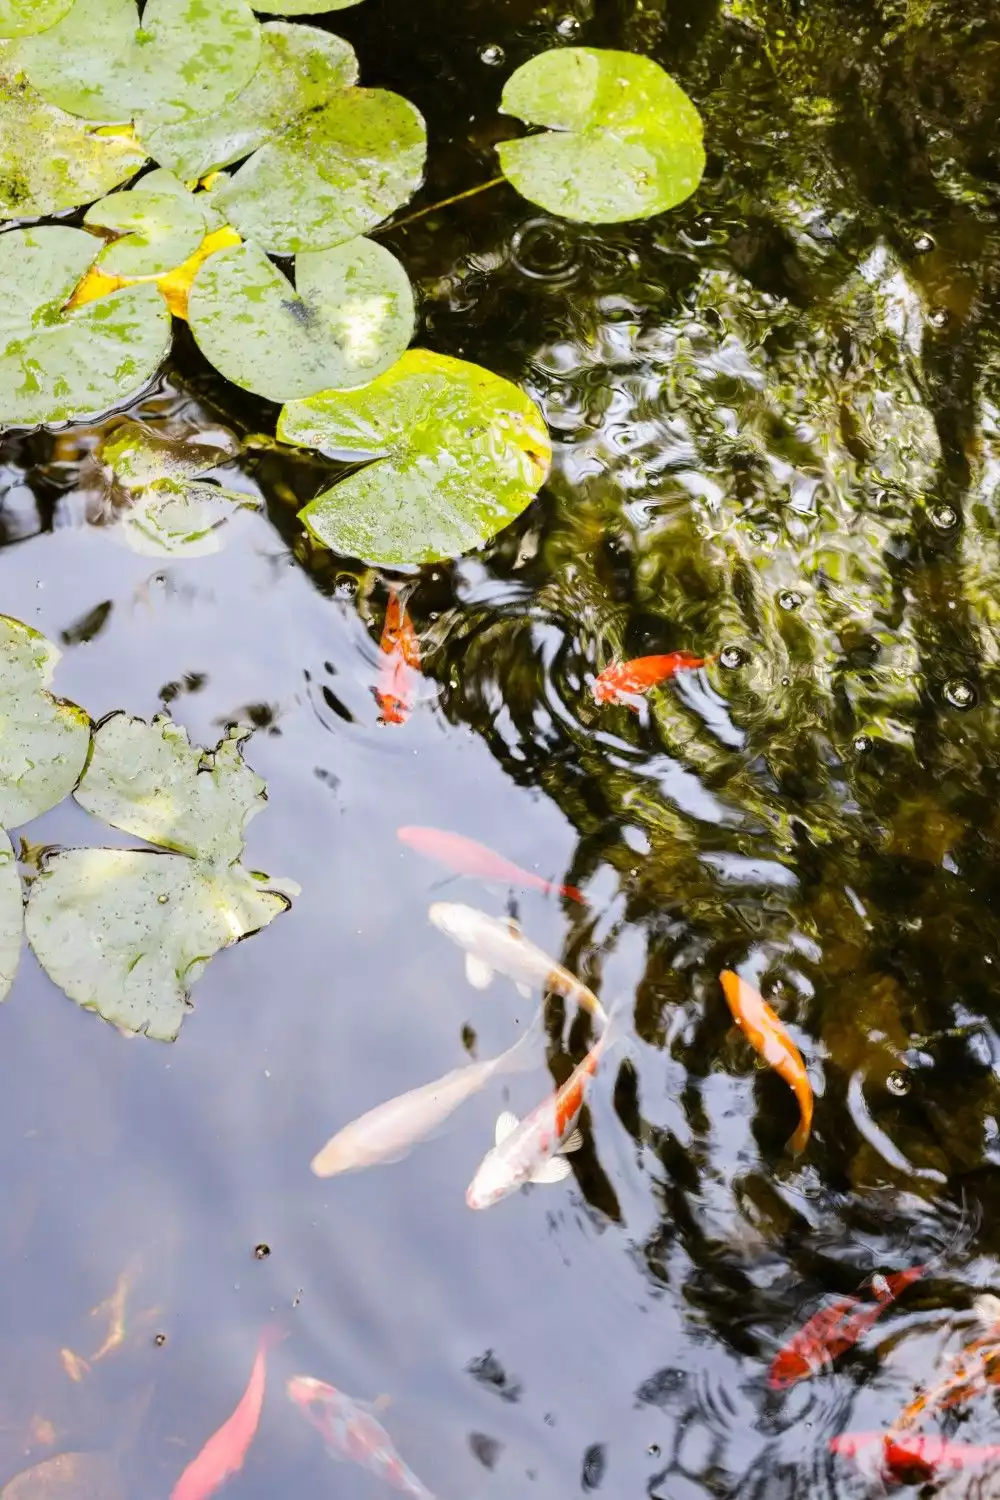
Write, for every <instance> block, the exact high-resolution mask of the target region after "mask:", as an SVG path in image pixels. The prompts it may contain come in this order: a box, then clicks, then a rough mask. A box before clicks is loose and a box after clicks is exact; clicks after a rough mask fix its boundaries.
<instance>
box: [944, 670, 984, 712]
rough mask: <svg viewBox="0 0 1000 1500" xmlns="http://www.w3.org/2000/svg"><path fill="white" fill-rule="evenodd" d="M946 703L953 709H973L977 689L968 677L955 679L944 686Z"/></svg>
mask: <svg viewBox="0 0 1000 1500" xmlns="http://www.w3.org/2000/svg"><path fill="white" fill-rule="evenodd" d="M944 697H945V702H946V703H950V704H951V707H952V708H962V709H964V708H972V706H973V705H974V704H975V702H976V697H977V694H976V689H975V688H974V687H973V685H972V683H971V682H969V680H968V678H966V677H953V678H952V679H951V681H950V682H946V683H945V685H944Z"/></svg>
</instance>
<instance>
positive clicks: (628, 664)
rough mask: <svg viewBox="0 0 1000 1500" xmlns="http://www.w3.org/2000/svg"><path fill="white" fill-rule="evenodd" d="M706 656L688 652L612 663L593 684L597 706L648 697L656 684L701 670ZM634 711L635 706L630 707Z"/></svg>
mask: <svg viewBox="0 0 1000 1500" xmlns="http://www.w3.org/2000/svg"><path fill="white" fill-rule="evenodd" d="M711 659H712V658H711V657H708V656H694V655H693V654H692V652H690V651H670V652H668V654H667V655H666V656H637V657H635V658H634V659H633V660H632V661H616V662H612V663H611V666H610V667H605V668H604V671H603V672H601V673H600V674H599V675H598V676H597V677H596V678H595V680H594V700H595V702H597V703H621V702H622V701H623V700H624V699H626V698H630V697H635V696H636V695H637V694H641V693H648V692H649V690H650V688H653V687H656V685H657V683H659V682H667V681H668V680H669V679H670V678H671V677H673V676H674V675H675V674H676V673H677V672H687V671H692V670H693V669H694V668H695V667H703V666H704V665H705V663H706V662H707V661H711ZM629 707H630V708H633V709H634V708H635V707H636V705H635V704H634V703H631V704H629Z"/></svg>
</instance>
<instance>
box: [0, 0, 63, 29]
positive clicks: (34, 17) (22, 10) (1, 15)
mask: <svg viewBox="0 0 1000 1500" xmlns="http://www.w3.org/2000/svg"><path fill="white" fill-rule="evenodd" d="M72 4H73V0H0V37H8V36H31V35H32V34H33V33H34V32H36V31H45V29H46V28H47V27H49V26H54V25H55V24H56V22H57V21H61V20H62V18H63V16H64V15H65V14H66V12H67V11H68V10H69V8H70V6H71V5H72Z"/></svg>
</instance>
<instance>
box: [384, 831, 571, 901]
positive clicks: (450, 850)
mask: <svg viewBox="0 0 1000 1500" xmlns="http://www.w3.org/2000/svg"><path fill="white" fill-rule="evenodd" d="M396 837H397V838H398V839H399V840H400V841H401V842H402V843H404V844H409V846H410V848H411V849H418V850H419V851H420V853H421V854H429V855H430V857H431V859H439V860H440V861H441V863H442V864H445V865H449V866H450V867H451V868H452V869H453V870H456V871H457V872H458V873H459V874H460V875H474V876H475V877H476V879H477V880H496V881H500V882H502V883H503V884H504V885H517V886H522V887H527V888H528V889H529V890H533V891H544V892H545V894H546V895H549V894H550V893H551V892H552V891H558V893H559V895H560V896H568V897H569V899H570V900H571V901H579V902H580V904H581V905H582V906H585V905H586V904H587V903H586V900H585V898H584V896H583V893H582V892H581V891H578V890H577V888H576V886H575V885H556V883H555V882H554V881H552V880H544V879H543V878H542V876H541V875H533V874H532V873H531V871H530V870H522V869H521V867H520V865H515V864H512V863H511V862H510V860H509V859H504V857H503V855H502V854H494V852H493V850H492V849H487V847H486V845H485V844H477V843H476V841H475V839H467V838H465V837H464V836H463V835H462V834H460V833H448V832H446V831H445V830H444V829H443V828H397V829H396Z"/></svg>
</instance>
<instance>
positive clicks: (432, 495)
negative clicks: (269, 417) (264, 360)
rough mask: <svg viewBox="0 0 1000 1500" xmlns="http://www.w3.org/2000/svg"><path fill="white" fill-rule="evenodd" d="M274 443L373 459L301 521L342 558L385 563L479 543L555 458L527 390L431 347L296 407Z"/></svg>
mask: <svg viewBox="0 0 1000 1500" xmlns="http://www.w3.org/2000/svg"><path fill="white" fill-rule="evenodd" d="M278 437H279V438H280V439H281V440H282V441H283V442H287V443H298V444H300V445H302V446H304V447H311V448H319V449H325V450H326V451H328V452H330V453H331V454H335V455H336V456H337V457H338V458H348V459H355V460H363V459H370V460H372V461H371V462H370V463H368V464H367V465H366V467H364V468H362V469H359V470H357V471H356V472H354V473H353V474H350V475H348V477H347V478H346V479H343V480H341V481H340V483H339V484H336V485H334V486H333V488H332V489H329V490H327V491H325V493H323V494H321V495H318V496H317V498H316V499H315V500H313V501H311V502H310V504H309V505H307V506H306V507H305V509H304V510H303V511H301V512H300V519H301V520H302V521H304V523H305V524H306V526H307V527H308V528H309V530H310V531H311V532H312V534H313V535H314V536H315V537H316V538H317V540H318V541H321V542H323V543H324V544H325V545H326V546H327V547H331V548H332V549H333V550H334V551H335V552H340V553H342V554H345V555H348V556H351V557H358V558H362V559H363V560H365V561H366V562H371V563H376V564H380V565H383V566H390V567H391V566H399V565H403V564H408V563H424V562H435V561H438V560H439V559H441V558H446V557H458V556H459V555H460V554H461V553H463V552H469V551H471V550H472V549H473V548H475V547H481V546H482V545H483V543H484V542H486V541H488V540H489V539H490V538H491V537H493V536H495V535H496V533H497V532H498V531H501V530H502V529H503V527H504V526H507V525H508V524H509V523H510V522H511V521H513V520H514V518H515V516H518V515H520V513H521V511H522V510H524V508H525V506H526V505H528V504H529V503H530V501H531V500H532V498H533V497H534V495H535V494H536V493H537V491H538V489H539V487H540V486H541V484H542V482H543V480H544V479H545V476H546V474H547V472H548V468H549V463H550V461H551V457H552V449H551V444H550V442H549V436H548V432H547V431H546V427H545V423H544V421H543V420H542V415H541V412H540V411H539V410H538V408H537V406H536V405H535V403H534V402H533V401H532V400H531V398H530V397H529V396H527V395H525V393H524V391H522V390H521V389H520V388H519V387H518V386H516V385H512V384H511V382H510V381H509V380H503V379H501V377H500V376H499V375H494V374H492V373H491V372H490V371H489V370H484V369H482V368H481V367H480V366H479V365H473V364H468V363H466V362H465V361H464V360H461V359H450V358H448V357H447V356H445V355H442V354H431V353H429V352H428V350H426V349H410V350H408V351H407V352H406V353H405V354H404V355H403V357H402V358H401V359H400V360H399V361H398V362H397V363H396V364H395V365H393V366H392V368H391V369H390V370H387V371H386V373H385V374H384V375H380V376H379V377H378V379H377V380H373V381H372V382H371V384H369V385H365V386H361V387H360V388H359V389H358V390H355V391H325V392H323V393H322V394H320V395H318V396H314V397H312V398H311V399H310V400H305V401H292V402H290V403H289V404H288V405H287V406H285V407H284V408H283V409H282V412H281V416H280V417H279V419H278Z"/></svg>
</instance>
